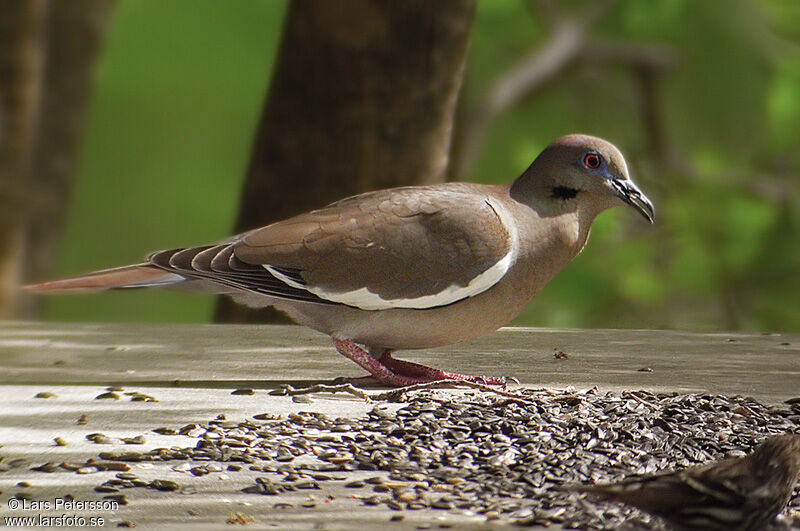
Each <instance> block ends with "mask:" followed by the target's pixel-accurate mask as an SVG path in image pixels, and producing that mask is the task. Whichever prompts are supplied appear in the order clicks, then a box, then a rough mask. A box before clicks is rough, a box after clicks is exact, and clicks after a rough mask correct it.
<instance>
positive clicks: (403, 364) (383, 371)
mask: <svg viewBox="0 0 800 531" xmlns="http://www.w3.org/2000/svg"><path fill="white" fill-rule="evenodd" d="M333 344H334V346H335V347H336V350H337V351H338V352H339V354H341V355H342V356H344V357H346V358H347V359H349V360H352V361H354V362H355V363H356V364H357V365H358V366H359V367H361V368H362V369H364V370H365V371H367V372H368V373H370V374H371V375H372V377H373V378H375V379H376V380H378V381H379V382H381V383H382V384H384V385H389V386H392V387H404V386H407V385H414V384H419V383H427V382H434V381H439V380H461V381H466V382H476V383H482V384H487V385H504V384H505V383H506V379H505V378H503V377H487V376H468V375H464V374H455V373H450V372H445V371H441V370H439V369H433V368H431V367H426V366H425V365H420V364H418V363H412V362H410V361H403V360H397V359H394V358H393V357H392V355H391V351H389V350H384V351H383V352H381V353H378V355H377V357H376V356H373V355H372V354H370V353H369V352H367V351H366V350H364V349H362V348H361V347H359V346H358V345H356V344H355V343H353V342H352V341H349V340H341V339H334V340H333Z"/></svg>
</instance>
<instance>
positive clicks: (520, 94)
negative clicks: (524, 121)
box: [448, 2, 676, 179]
mask: <svg viewBox="0 0 800 531" xmlns="http://www.w3.org/2000/svg"><path fill="white" fill-rule="evenodd" d="M539 4H541V5H542V6H543V7H542V18H543V20H546V21H548V22H549V24H548V33H549V35H548V37H547V39H546V41H545V42H544V44H542V45H541V46H540V47H538V48H537V49H535V50H534V51H532V52H531V53H530V54H528V55H527V56H526V57H524V58H523V59H521V60H520V61H518V62H517V63H516V64H515V65H513V66H512V67H511V68H509V69H508V70H507V71H506V72H504V73H503V74H501V75H500V76H498V78H497V79H496V80H494V81H493V82H492V83H491V84H490V86H489V89H488V90H486V91H485V92H484V94H482V95H481V96H479V98H478V101H477V102H475V103H473V104H471V105H470V104H469V102H467V101H465V100H462V102H461V105H460V109H459V116H458V119H457V127H456V131H455V135H454V140H453V151H452V153H451V163H450V166H449V169H448V175H449V177H450V178H451V179H461V178H463V176H465V175H467V173H468V172H469V170H470V168H471V167H472V165H473V163H474V160H475V157H477V155H478V154H479V153H480V151H481V147H482V145H483V142H484V139H485V137H486V134H487V132H488V130H489V127H490V126H491V124H492V123H493V122H494V120H495V119H496V118H497V117H498V116H500V115H501V114H503V113H504V112H506V111H508V110H509V109H511V108H512V107H514V106H515V105H517V104H518V103H519V102H520V101H522V100H523V99H525V98H530V97H532V96H533V95H535V94H536V92H538V91H539V90H541V89H542V88H544V87H545V86H547V85H548V84H549V83H551V82H554V81H556V80H557V79H558V78H559V76H562V75H564V74H565V73H566V72H567V71H568V70H569V69H570V68H571V67H574V66H576V65H578V64H596V63H604V64H605V65H607V66H612V67H613V66H620V67H624V68H629V69H632V70H633V71H636V72H640V73H642V74H643V75H646V76H652V77H653V78H655V77H657V76H659V75H660V73H661V72H663V71H666V70H668V69H670V68H672V67H673V66H674V65H675V63H676V58H675V56H674V54H673V53H672V51H671V50H670V49H669V48H667V47H666V46H658V45H651V44H648V45H645V44H631V43H621V42H611V41H605V40H601V39H597V38H594V37H592V36H591V35H590V32H591V29H592V26H593V24H594V23H596V22H597V21H598V20H599V19H600V18H601V17H602V16H603V15H604V14H605V13H606V12H607V11H608V9H609V8H610V6H611V5H612V2H598V3H594V4H591V5H590V6H589V7H588V8H586V9H585V10H584V11H583V12H580V13H576V14H565V13H562V12H561V11H559V10H558V9H557V8H556V6H555V4H553V3H552V2H538V3H537V5H539Z"/></svg>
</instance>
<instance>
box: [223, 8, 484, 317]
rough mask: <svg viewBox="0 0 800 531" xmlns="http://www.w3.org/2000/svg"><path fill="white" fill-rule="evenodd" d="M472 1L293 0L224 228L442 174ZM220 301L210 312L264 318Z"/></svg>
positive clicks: (239, 227) (270, 219)
mask: <svg viewBox="0 0 800 531" xmlns="http://www.w3.org/2000/svg"><path fill="white" fill-rule="evenodd" d="M473 12H474V1H473V0H438V1H436V2H431V1H430V0H405V1H402V2H398V1H395V0H347V1H331V0H293V1H292V3H291V5H290V7H289V12H288V14H287V19H286V22H285V25H284V33H283V37H282V42H281V46H280V51H279V56H278V60H277V63H276V68H275V72H274V75H273V79H272V84H271V86H270V89H269V94H268V98H267V101H266V103H265V106H264V110H263V113H262V116H261V121H260V123H259V127H258V132H257V135H256V140H255V145H254V147H253V151H252V156H251V162H250V167H249V170H248V173H247V177H246V181H245V184H244V189H243V194H242V202H241V206H240V212H239V217H238V220H237V222H236V231H237V232H242V231H245V230H248V229H252V228H254V227H258V226H262V225H266V224H269V223H271V222H274V221H278V220H281V219H284V218H287V217H290V216H293V215H296V214H299V213H301V212H304V211H306V210H310V209H313V208H318V207H321V206H324V205H326V204H329V203H331V202H333V201H335V200H337V199H341V198H343V197H346V196H349V195H353V194H357V193H361V192H365V191H369V190H374V189H380V188H388V187H393V186H401V185H412V184H425V183H433V182H440V181H443V180H444V176H445V170H446V166H447V157H448V152H449V147H450V138H451V132H452V126H453V114H454V109H455V104H456V100H457V97H458V92H459V88H460V86H461V81H462V77H463V70H464V62H465V57H466V51H467V44H468V41H469V30H470V26H471V22H472V18H473ZM275 316H276V313H275V312H271V311H267V312H265V311H263V310H260V311H253V310H250V309H247V308H243V307H240V306H236V305H235V304H233V303H232V302H231V301H229V300H227V299H223V300H222V301H221V302H220V304H219V305H218V307H217V312H216V320H217V321H222V322H264V321H265V320H273V321H274V319H275Z"/></svg>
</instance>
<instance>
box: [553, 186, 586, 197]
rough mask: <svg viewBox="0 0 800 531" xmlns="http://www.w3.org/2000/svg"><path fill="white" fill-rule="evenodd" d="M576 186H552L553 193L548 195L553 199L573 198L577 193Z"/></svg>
mask: <svg viewBox="0 0 800 531" xmlns="http://www.w3.org/2000/svg"><path fill="white" fill-rule="evenodd" d="M578 192H580V190H578V189H577V188H570V187H568V186H555V187H554V188H553V194H552V195H551V196H550V197H552V198H553V199H574V198H575V196H576V195H578Z"/></svg>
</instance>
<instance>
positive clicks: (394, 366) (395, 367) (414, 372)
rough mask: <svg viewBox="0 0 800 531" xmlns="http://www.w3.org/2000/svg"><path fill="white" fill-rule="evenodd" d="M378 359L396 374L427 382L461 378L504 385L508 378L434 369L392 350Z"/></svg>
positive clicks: (385, 352) (487, 383)
mask: <svg viewBox="0 0 800 531" xmlns="http://www.w3.org/2000/svg"><path fill="white" fill-rule="evenodd" d="M378 361H379V362H380V363H382V364H383V365H384V366H385V367H388V368H389V369H390V370H391V371H392V372H394V373H395V374H402V375H405V376H411V377H415V378H420V379H421V380H423V381H425V382H434V381H438V380H461V381H463V382H474V383H481V384H486V385H504V384H505V383H506V379H505V377H503V376H499V377H498V376H470V375H469V374H458V373H454V372H446V371H442V370H439V369H434V368H433V367H428V366H426V365H420V364H419V363H414V362H411V361H405V360H398V359H395V358H393V357H392V352H391V351H390V350H387V351H384V353H383V354H382V355H381V356H380V357H379V358H378Z"/></svg>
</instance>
